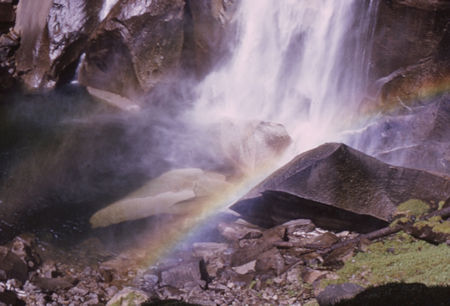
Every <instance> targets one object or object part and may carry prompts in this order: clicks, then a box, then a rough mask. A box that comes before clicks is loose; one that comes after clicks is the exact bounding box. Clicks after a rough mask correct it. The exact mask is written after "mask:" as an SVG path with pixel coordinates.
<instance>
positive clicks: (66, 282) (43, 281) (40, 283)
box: [33, 277, 74, 292]
mask: <svg viewBox="0 0 450 306" xmlns="http://www.w3.org/2000/svg"><path fill="white" fill-rule="evenodd" d="M33 283H34V284H35V285H36V286H37V287H39V288H40V289H42V290H44V291H49V292H54V291H56V290H60V289H69V288H72V287H73V283H74V281H73V280H72V279H69V278H67V277H55V278H47V277H37V278H35V279H33Z"/></svg>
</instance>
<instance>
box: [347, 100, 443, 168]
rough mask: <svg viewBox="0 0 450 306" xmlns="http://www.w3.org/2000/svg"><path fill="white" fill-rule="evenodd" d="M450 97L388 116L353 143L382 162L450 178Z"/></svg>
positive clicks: (370, 127)
mask: <svg viewBox="0 0 450 306" xmlns="http://www.w3.org/2000/svg"><path fill="white" fill-rule="evenodd" d="M448 122H450V96H448V95H445V96H442V97H440V98H438V99H436V100H435V101H434V102H433V103H431V104H427V105H425V106H420V107H415V108H414V109H411V110H410V111H408V112H407V113H404V114H400V115H397V116H385V117H384V118H383V119H381V120H379V121H377V122H375V123H373V124H372V125H370V126H368V127H367V128H366V129H365V130H364V131H363V132H362V133H360V134H357V135H352V136H351V137H350V139H349V143H350V144H352V145H353V146H354V147H355V148H357V149H360V150H364V151H365V152H367V153H368V154H370V155H373V156H375V157H376V158H379V159H380V160H382V161H384V162H387V163H390V164H394V165H401V166H405V167H410V168H417V169H423V170H428V171H433V172H439V173H443V174H446V175H448V176H450V125H449V124H448Z"/></svg>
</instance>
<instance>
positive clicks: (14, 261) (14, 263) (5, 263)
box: [0, 246, 28, 282]
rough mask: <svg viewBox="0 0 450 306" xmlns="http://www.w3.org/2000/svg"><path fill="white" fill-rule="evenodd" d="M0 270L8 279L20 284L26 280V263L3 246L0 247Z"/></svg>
mask: <svg viewBox="0 0 450 306" xmlns="http://www.w3.org/2000/svg"><path fill="white" fill-rule="evenodd" d="M0 270H3V271H4V273H5V274H6V276H7V278H8V279H11V278H15V279H17V280H19V281H21V282H25V281H26V280H27V279H28V266H27V264H26V262H24V261H23V260H22V259H21V258H20V257H19V256H17V255H16V254H14V253H13V252H11V251H10V250H9V249H8V248H7V247H4V246H0Z"/></svg>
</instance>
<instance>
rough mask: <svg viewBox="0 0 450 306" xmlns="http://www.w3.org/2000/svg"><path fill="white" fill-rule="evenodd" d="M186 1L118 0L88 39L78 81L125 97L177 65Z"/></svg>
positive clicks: (145, 89) (144, 88)
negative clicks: (141, 0) (137, 0)
mask: <svg viewBox="0 0 450 306" xmlns="http://www.w3.org/2000/svg"><path fill="white" fill-rule="evenodd" d="M183 13H184V1H182V0H171V1H161V0H160V1H145V2H143V3H141V2H136V1H131V0H130V1H120V2H119V3H118V4H117V5H116V6H115V7H114V8H113V9H112V11H111V12H110V14H109V15H108V17H107V18H106V20H105V21H104V22H103V23H102V24H101V25H100V27H99V28H98V29H97V31H96V32H95V34H94V35H93V36H92V38H91V39H90V40H89V45H88V48H87V51H86V58H85V60H84V62H83V64H82V68H81V71H80V75H79V80H80V82H81V83H82V84H83V85H86V86H90V87H94V88H98V89H102V90H106V91H110V92H114V93H116V94H120V95H123V96H126V97H133V96H136V95H137V94H140V93H143V92H148V91H149V90H150V89H152V88H153V87H154V86H155V85H156V84H157V83H158V82H160V81H161V80H162V79H163V78H164V77H165V76H167V74H168V73H169V70H170V68H174V67H176V65H177V64H178V61H179V58H180V55H181V50H182V45H183Z"/></svg>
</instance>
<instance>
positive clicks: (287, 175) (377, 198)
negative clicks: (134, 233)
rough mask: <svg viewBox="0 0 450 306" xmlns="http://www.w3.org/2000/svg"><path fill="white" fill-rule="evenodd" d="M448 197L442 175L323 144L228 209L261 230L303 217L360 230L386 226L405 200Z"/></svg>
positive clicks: (448, 181) (447, 182) (447, 184)
mask: <svg viewBox="0 0 450 306" xmlns="http://www.w3.org/2000/svg"><path fill="white" fill-rule="evenodd" d="M449 196H450V179H449V178H448V177H444V176H439V175H434V174H432V173H429V172H426V171H421V170H415V169H408V168H401V167H395V166H391V165H388V164H385V163H383V162H381V161H379V160H377V159H375V158H373V157H370V156H368V155H366V154H364V153H362V152H359V151H357V150H355V149H352V148H351V147H348V146H346V145H344V144H339V143H327V144H324V145H321V146H319V147H317V148H315V149H313V150H310V151H308V152H305V153H303V154H300V155H299V156H297V157H295V158H294V159H293V160H292V161H291V162H289V163H288V164H287V165H285V166H284V167H282V168H280V169H279V170H277V171H276V172H274V173H273V174H272V175H270V176H269V177H268V178H266V179H265V180H264V181H263V182H262V183H260V184H259V185H258V186H256V187H255V188H254V189H253V190H251V191H250V192H249V193H248V194H247V195H246V196H245V197H244V198H243V199H242V200H241V201H239V202H238V203H236V204H235V205H233V206H232V207H231V209H233V210H235V211H237V212H239V213H240V214H241V215H242V216H243V217H244V218H247V219H249V220H250V221H251V222H253V223H255V222H256V223H259V224H263V225H265V226H273V225H275V224H280V223H282V222H285V221H287V220H290V219H298V218H308V219H311V220H312V221H313V222H314V223H315V224H316V225H318V226H323V227H331V228H333V229H344V228H347V229H352V230H356V231H362V232H364V231H369V230H374V229H376V228H380V227H382V226H384V225H386V221H389V220H391V218H392V214H393V213H394V212H395V210H396V206H397V205H399V204H400V203H402V202H404V201H406V200H408V199H410V198H418V199H422V200H425V201H434V202H435V203H437V202H438V201H441V200H443V199H447V198H448V197H449Z"/></svg>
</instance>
